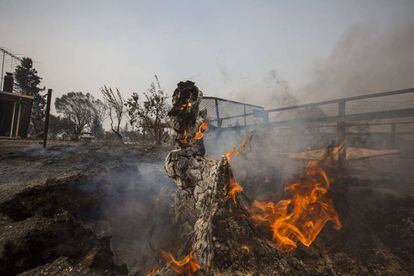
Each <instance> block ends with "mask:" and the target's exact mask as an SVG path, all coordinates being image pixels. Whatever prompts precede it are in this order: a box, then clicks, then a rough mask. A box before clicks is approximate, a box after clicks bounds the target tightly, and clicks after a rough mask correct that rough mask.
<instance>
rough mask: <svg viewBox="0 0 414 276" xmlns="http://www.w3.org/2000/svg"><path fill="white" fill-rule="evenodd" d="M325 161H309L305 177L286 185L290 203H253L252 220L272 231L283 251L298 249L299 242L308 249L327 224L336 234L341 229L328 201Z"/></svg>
mask: <svg viewBox="0 0 414 276" xmlns="http://www.w3.org/2000/svg"><path fill="white" fill-rule="evenodd" d="M331 153H332V151H331ZM331 153H330V154H331ZM327 157H328V155H327V156H326V157H325V158H327ZM323 160H324V159H323ZM323 160H318V161H315V160H313V161H309V162H308V163H307V165H306V168H305V171H304V175H303V177H302V178H301V179H300V180H299V181H295V182H291V183H288V184H287V185H286V187H285V192H286V193H287V195H288V196H289V199H285V200H280V201H279V202H278V203H274V202H272V201H254V202H253V204H252V206H251V209H250V211H251V214H252V215H251V219H252V220H253V221H254V222H256V223H257V224H261V225H264V226H266V227H269V228H270V229H271V230H272V232H273V241H274V242H275V244H276V246H277V247H278V248H279V249H280V250H282V251H286V252H287V251H291V250H293V249H295V248H296V247H297V241H300V242H301V243H302V244H304V245H305V246H307V247H309V246H310V245H311V244H312V242H313V241H314V240H315V239H316V237H317V236H318V235H319V233H320V232H321V230H322V229H323V227H324V226H325V224H326V222H328V221H331V222H332V223H333V226H334V228H335V229H336V230H339V229H340V228H341V227H342V225H341V222H340V220H339V217H338V213H337V212H336V211H335V208H334V206H333V203H332V200H331V199H330V198H328V197H327V193H328V190H329V187H330V185H331V183H330V181H329V179H328V176H327V174H326V172H325V170H324V169H323V168H322V166H321V161H323Z"/></svg>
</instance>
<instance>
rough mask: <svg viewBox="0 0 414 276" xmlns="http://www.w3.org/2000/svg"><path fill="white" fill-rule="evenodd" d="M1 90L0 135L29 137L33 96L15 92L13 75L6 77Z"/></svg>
mask: <svg viewBox="0 0 414 276" xmlns="http://www.w3.org/2000/svg"><path fill="white" fill-rule="evenodd" d="M3 90H5V91H0V137H7V138H27V132H28V128H29V124H30V115H31V110H32V104H33V97H32V96H28V95H24V94H22V93H14V92H13V77H12V75H11V74H10V73H8V74H7V75H6V76H5V77H4V85H3Z"/></svg>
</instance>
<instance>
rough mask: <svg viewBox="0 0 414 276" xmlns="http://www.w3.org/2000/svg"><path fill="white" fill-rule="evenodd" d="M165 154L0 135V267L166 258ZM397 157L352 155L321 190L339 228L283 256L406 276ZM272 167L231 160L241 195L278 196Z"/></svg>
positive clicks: (404, 212) (413, 240)
mask: <svg viewBox="0 0 414 276" xmlns="http://www.w3.org/2000/svg"><path fill="white" fill-rule="evenodd" d="M168 150H169V149H167V148H154V147H149V146H126V145H118V144H112V145H110V144H91V145H81V144H76V143H52V144H51V145H50V147H49V149H48V150H47V151H44V150H43V149H42V148H41V147H40V145H39V144H38V143H35V142H24V141H16V142H14V141H0V228H1V230H0V275H15V274H19V273H21V274H23V275H39V274H46V275H122V274H137V275H145V273H146V272H148V271H150V270H151V267H152V266H153V265H155V266H158V267H159V266H162V265H165V263H162V259H160V258H159V256H158V253H159V250H160V249H164V250H171V251H172V252H174V250H173V249H174V248H176V245H177V244H176V243H177V242H179V241H177V238H176V237H177V236H178V235H177V233H176V229H175V227H174V225H173V224H172V222H171V217H172V216H171V214H170V210H171V205H172V204H173V193H174V191H175V186H174V183H173V182H172V181H171V180H169V179H168V178H167V177H166V176H165V174H164V171H163V162H164V157H165V154H166V152H167V151H168ZM407 160H411V159H410V158H408V157H407V156H402V157H401V158H400V159H399V161H398V160H397V161H396V159H393V158H390V157H387V158H383V159H378V160H375V162H366V161H364V162H359V163H353V164H351V166H350V168H348V169H347V170H345V171H342V172H340V173H338V174H337V175H336V176H335V181H334V184H333V191H332V193H333V196H334V202H335V205H336V208H337V210H338V212H339V215H340V218H341V221H342V223H343V228H342V229H341V230H339V231H336V230H333V229H332V228H331V226H330V225H327V226H326V227H325V229H324V230H323V231H322V233H321V234H320V235H319V237H318V238H317V240H316V241H315V243H314V244H313V245H312V246H311V247H310V248H304V247H300V248H298V249H297V250H295V251H294V252H291V253H286V254H291V255H292V257H295V258H296V259H298V260H300V262H302V263H305V264H306V265H307V266H309V267H310V268H312V269H310V270H309V271H318V272H319V273H320V274H324V275H364V274H365V275H367V274H368V275H413V273H414V264H413V263H412V260H413V259H414V196H413V187H414V186H413V177H412V175H410V174H409V173H410V172H413V170H410V168H407V166H408V165H407V164H410V162H409V161H407ZM261 161H263V162H264V163H261ZM281 162H282V163H286V160H282V161H281ZM280 164H281V163H277V162H276V161H275V162H269V161H268V160H252V159H250V160H249V159H248V158H244V156H239V157H238V159H236V160H235V161H234V163H233V164H232V165H233V167H234V173H235V176H236V178H237V180H238V181H239V182H240V183H241V184H242V185H243V187H244V189H245V192H246V195H247V196H249V197H251V198H258V199H269V198H273V199H277V198H278V197H281V185H279V186H278V185H275V184H274V183H283V182H284V181H285V177H284V176H283V175H284V174H283V172H282V171H284V170H285V168H283V167H282V166H278V165H280ZM411 164H412V163H411ZM374 167H375V170H374ZM401 167H404V173H402V172H400V171H398V169H399V168H401ZM408 167H409V166H408ZM252 172H257V173H252ZM265 270H266V269H264V271H265ZM243 271H244V272H246V271H249V270H248V269H246V268H244V269H243V268H240V269H239V270H237V268H234V267H233V268H231V269H230V270H228V271H221V272H220V273H223V274H225V275H244V272H243ZM258 273H259V274H260V271H258ZM303 274H306V272H303Z"/></svg>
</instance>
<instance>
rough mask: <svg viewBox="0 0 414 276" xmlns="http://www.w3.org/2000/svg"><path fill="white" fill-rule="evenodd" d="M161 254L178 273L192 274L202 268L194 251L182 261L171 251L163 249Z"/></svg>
mask: <svg viewBox="0 0 414 276" xmlns="http://www.w3.org/2000/svg"><path fill="white" fill-rule="evenodd" d="M161 254H162V256H163V257H164V258H165V259H166V260H167V262H168V263H169V264H170V266H171V269H172V270H174V271H175V272H176V273H178V274H184V273H187V275H189V276H191V275H194V273H195V272H197V271H198V270H200V268H201V266H200V264H199V263H198V261H197V259H196V258H195V257H194V255H193V252H192V251H190V253H189V254H188V255H187V256H185V257H184V259H182V260H181V261H178V260H176V259H175V258H174V256H173V255H172V254H171V253H170V252H166V251H161Z"/></svg>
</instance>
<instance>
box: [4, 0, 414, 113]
mask: <svg viewBox="0 0 414 276" xmlns="http://www.w3.org/2000/svg"><path fill="white" fill-rule="evenodd" d="M413 6H414V5H413V1H403V0H401V1H385V0H384V1H381V0H378V1H377V0H375V1H374V0H371V1H356V0H355V1H354V0H351V1H247V0H246V1H225V2H223V1H206V2H201V1H65V0H63V1H50V0H40V1H30V0H28V1H11V0H1V1H0V38H1V39H0V46H2V47H5V48H7V49H8V50H11V51H13V52H14V53H16V54H19V55H21V56H29V57H32V58H33V59H34V61H35V66H36V68H37V69H38V71H39V74H40V75H41V76H42V77H43V83H42V84H43V85H44V86H46V87H48V88H53V89H54V96H61V95H62V94H64V93H67V92H69V91H84V92H90V93H91V94H93V95H95V96H96V97H101V95H100V92H99V88H100V87H102V86H103V85H109V86H113V87H118V88H119V89H120V91H121V92H122V94H123V95H124V96H125V97H128V96H129V95H131V93H132V92H138V93H142V92H143V91H145V90H146V89H147V88H148V87H149V85H150V83H151V81H152V79H153V74H154V73H157V75H158V76H159V78H160V81H161V85H162V86H163V88H164V89H165V90H166V91H167V92H170V94H171V92H172V91H173V90H174V87H175V86H176V83H178V82H179V81H180V80H185V79H190V80H193V81H195V82H196V83H197V85H198V86H199V87H200V88H201V89H202V90H203V92H204V94H206V95H209V96H218V97H224V98H230V99H234V100H245V101H249V102H252V103H254V104H260V105H265V106H267V107H274V106H278V105H284V104H290V103H292V102H294V101H303V102H306V101H310V100H319V99H323V98H330V97H336V96H341V95H344V94H345V95H348V94H353V93H363V92H360V91H364V92H373V91H377V90H394V89H401V88H406V87H407V86H408V87H409V86H413V83H412V81H411V79H412V78H411V76H412V75H413V74H412V68H413V67H414V64H413V53H412V51H410V49H413V47H412V45H413V42H412V38H413V37H414V36H413V23H412V22H413V21H412V20H411V19H410V17H412V16H411V14H412V11H414V9H413Z"/></svg>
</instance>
